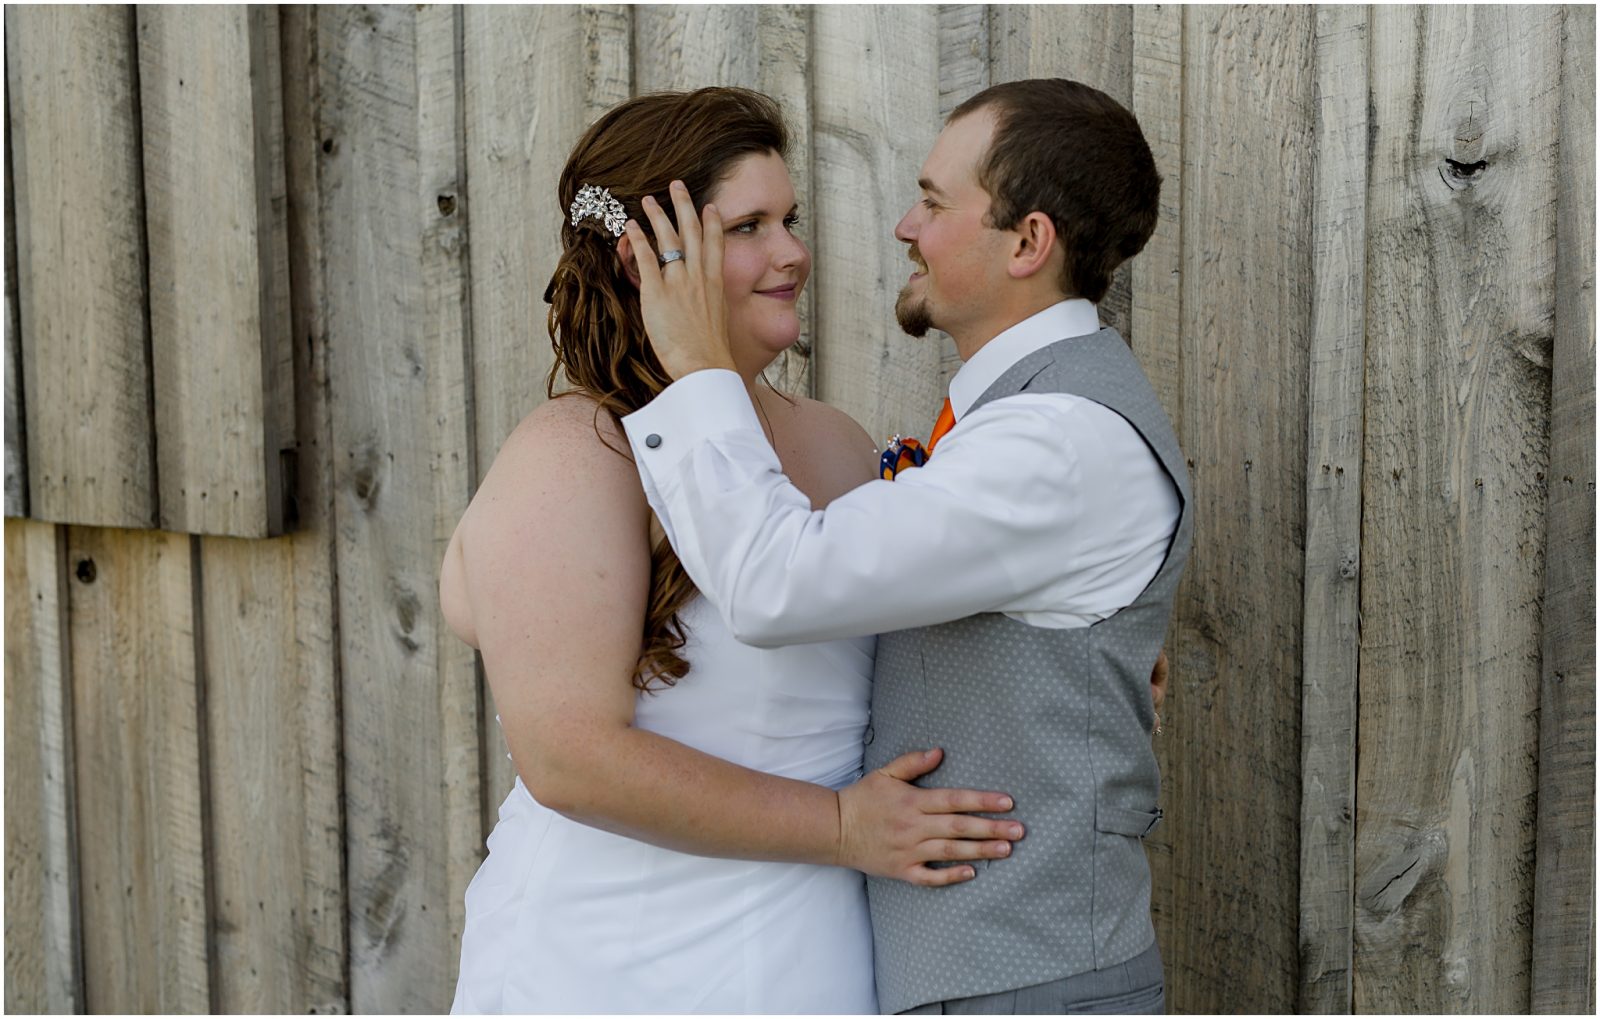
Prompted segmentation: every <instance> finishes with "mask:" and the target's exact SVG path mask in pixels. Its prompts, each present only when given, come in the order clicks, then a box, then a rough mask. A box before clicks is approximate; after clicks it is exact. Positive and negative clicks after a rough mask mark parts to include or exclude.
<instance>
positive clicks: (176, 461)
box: [138, 6, 294, 538]
mask: <svg viewBox="0 0 1600 1019" xmlns="http://www.w3.org/2000/svg"><path fill="white" fill-rule="evenodd" d="M138 27H139V90H140V91H139V102H140V110H141V115H142V125H143V132H142V138H143V143H144V145H143V154H144V164H143V165H144V193H145V212H146V234H147V237H148V242H149V267H150V340H151V362H152V365H151V366H152V370H153V373H154V379H155V384H154V397H155V423H156V434H157V437H158V439H157V443H156V454H157V476H158V478H159V479H160V485H161V497H160V507H161V523H160V526H161V527H162V528H163V529H165V530H169V531H184V532H188V533H193V534H226V535H237V536H240V537H250V538H259V537H264V536H266V535H269V534H280V533H282V531H283V493H282V487H283V482H282V470H283V469H282V466H281V465H280V463H279V457H280V450H281V449H284V448H287V447H289V446H290V445H292V441H293V435H294V417H293V415H294V378H293V358H292V354H291V351H290V346H289V344H290V335H289V280H288V262H287V247H286V239H285V226H286V224H285V214H286V206H285V196H284V192H283V188H284V183H283V115H282V98H281V97H282V86H281V77H280V73H279V40H278V11H277V8H276V7H274V6H256V7H244V6H238V7H197V8H188V7H161V6H156V7H145V8H142V9H141V10H140V11H139V12H138Z"/></svg>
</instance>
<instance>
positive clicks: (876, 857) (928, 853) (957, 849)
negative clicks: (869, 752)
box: [837, 749, 1023, 885]
mask: <svg viewBox="0 0 1600 1019" xmlns="http://www.w3.org/2000/svg"><path fill="white" fill-rule="evenodd" d="M942 759H943V752H942V751H940V750H937V749H936V750H928V751H913V752H912V753H909V754H902V755H901V756H899V757H897V758H895V759H894V760H893V761H890V762H889V763H888V764H886V765H884V766H883V767H882V768H879V769H878V770H877V771H873V772H868V773H867V774H866V775H863V776H862V777H861V779H860V781H858V782H856V783H855V784H854V785H851V786H847V787H845V788H844V789H841V790H840V791H839V852H838V860H837V862H838V863H839V865H840V866H843V867H852V868H854V869H856V870H859V871H863V872H865V873H867V874H873V875H876V876H878V877H888V878H896V879H898V880H901V881H909V882H910V883H912V884H917V885H951V884H959V883H960V882H962V881H970V880H972V878H973V877H975V876H976V871H975V870H974V868H972V867H970V866H964V865H961V863H962V862H964V861H968V860H998V859H1004V858H1005V857H1007V856H1009V855H1010V854H1011V843H1012V842H1013V841H1014V840H1016V839H1020V838H1022V835H1023V828H1022V825H1020V824H1018V823H1017V822H1016V821H1009V820H992V819H990V818H986V817H976V816H974V813H975V812H977V811H982V812H984V813H989V814H999V813H1005V812H1007V811H1009V810H1010V809H1011V807H1012V802H1011V797H1009V796H1007V795H1006V794H1005V793H996V792H979V791H977V790H974V789H922V788H919V787H917V786H914V785H912V784H911V780H912V779H915V778H917V777H919V776H921V775H925V774H927V773H928V772H930V771H932V770H933V769H934V768H937V767H938V766H939V762H940V761H941V760H942ZM946 862H957V865H956V866H948V867H931V866H929V864H931V863H946Z"/></svg>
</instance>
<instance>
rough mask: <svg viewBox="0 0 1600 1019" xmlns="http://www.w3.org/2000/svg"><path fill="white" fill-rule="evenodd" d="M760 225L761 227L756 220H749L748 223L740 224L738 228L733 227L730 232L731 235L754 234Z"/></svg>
mask: <svg viewBox="0 0 1600 1019" xmlns="http://www.w3.org/2000/svg"><path fill="white" fill-rule="evenodd" d="M759 225H760V224H759V223H757V222H756V221H755V220H753V219H752V220H749V221H748V222H745V223H740V224H739V225H738V226H736V227H733V228H732V229H731V230H730V231H729V233H736V234H753V233H755V232H756V227H758V226H759Z"/></svg>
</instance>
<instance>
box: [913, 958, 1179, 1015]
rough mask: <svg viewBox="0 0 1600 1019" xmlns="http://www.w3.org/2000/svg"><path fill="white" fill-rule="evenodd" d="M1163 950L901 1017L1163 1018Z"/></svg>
mask: <svg viewBox="0 0 1600 1019" xmlns="http://www.w3.org/2000/svg"><path fill="white" fill-rule="evenodd" d="M1165 988H1166V985H1165V983H1164V982H1163V981H1162V977H1161V951H1160V949H1158V948H1157V947H1156V946H1155V944H1154V943H1153V942H1152V943H1151V945H1150V947H1149V948H1147V949H1145V950H1144V951H1143V952H1141V953H1139V954H1138V955H1136V956H1134V957H1133V958H1132V959H1129V960H1128V961H1127V962H1125V963H1122V964H1120V965H1117V966H1110V967H1107V968H1106V969H1097V970H1090V971H1089V972H1088V973H1078V974H1075V975H1073V976H1070V977H1063V978H1062V979H1060V980H1052V981H1050V982H1049V983H1047V984H1034V985H1033V986H1032V987H1019V988H1017V989H1016V990H1014V991H1000V992H999V993H997V994H980V995H977V996H976V997H972V998H953V999H951V1000H949V1001H936V1002H934V1003H933V1004H931V1005H922V1006H919V1007H917V1008H910V1009H907V1010H905V1011H904V1012H901V1013H900V1014H901V1015H1161V1014H1163V1013H1164V1012H1166V1010H1167V1009H1166V994H1165Z"/></svg>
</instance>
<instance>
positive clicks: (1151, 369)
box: [1127, 4, 1183, 441]
mask: <svg viewBox="0 0 1600 1019" xmlns="http://www.w3.org/2000/svg"><path fill="white" fill-rule="evenodd" d="M1132 32H1133V85H1132V88H1133V100H1132V103H1131V105H1129V107H1128V108H1129V109H1130V110H1132V111H1133V115H1134V116H1135V117H1137V118H1139V127H1140V129H1141V130H1142V131H1143V132H1144V137H1145V141H1146V142H1148V143H1149V145H1150V154H1151V155H1152V156H1154V157H1155V161H1156V172H1157V173H1159V174H1161V211H1160V214H1159V216H1158V218H1157V219H1156V230H1155V233H1154V234H1152V235H1151V236H1150V240H1149V242H1148V243H1146V244H1145V246H1144V250H1143V251H1141V252H1140V253H1139V254H1138V256H1137V257H1135V258H1134V259H1133V261H1132V262H1131V263H1130V268H1129V270H1128V271H1129V281H1130V287H1129V289H1130V291H1131V294H1130V300H1129V309H1128V333H1127V339H1128V342H1129V343H1130V344H1132V346H1133V352H1134V355H1135V356H1137V357H1138V358H1139V364H1140V366H1141V367H1142V368H1144V373H1145V376H1146V377H1147V378H1149V379H1150V385H1151V387H1152V388H1154V389H1155V391H1156V396H1158V397H1160V399H1161V406H1162V407H1164V408H1165V409H1166V412H1167V417H1169V418H1171V419H1172V422H1173V424H1174V425H1176V426H1179V427H1181V425H1182V420H1183V389H1182V381H1181V380H1182V369H1181V367H1180V364H1179V358H1180V355H1181V353H1182V344H1181V343H1180V342H1179V329H1180V327H1181V323H1182V296H1183V288H1182V286H1181V285H1180V282H1181V271H1180V270H1181V267H1182V262H1183V218H1182V214H1181V213H1182V207H1183V9H1182V8H1181V7H1178V6H1175V5H1173V4H1143V5H1140V6H1138V7H1135V8H1134V10H1133V25H1132ZM1178 438H1179V441H1182V438H1183V435H1182V433H1181V432H1180V433H1179V436H1178Z"/></svg>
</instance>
